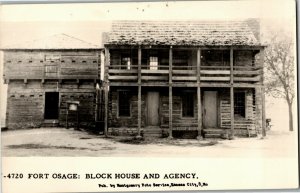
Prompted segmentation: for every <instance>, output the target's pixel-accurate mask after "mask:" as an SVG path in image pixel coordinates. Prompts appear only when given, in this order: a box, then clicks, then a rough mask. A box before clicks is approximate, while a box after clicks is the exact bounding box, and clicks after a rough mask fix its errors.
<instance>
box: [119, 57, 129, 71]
mask: <svg viewBox="0 0 300 193" xmlns="http://www.w3.org/2000/svg"><path fill="white" fill-rule="evenodd" d="M130 65H131V58H130V57H129V56H124V57H122V60H121V69H128V70H129V69H130Z"/></svg>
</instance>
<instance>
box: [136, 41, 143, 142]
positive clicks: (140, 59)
mask: <svg viewBox="0 0 300 193" xmlns="http://www.w3.org/2000/svg"><path fill="white" fill-rule="evenodd" d="M141 65H142V49H141V46H139V48H138V133H137V138H141V122H142V87H141Z"/></svg>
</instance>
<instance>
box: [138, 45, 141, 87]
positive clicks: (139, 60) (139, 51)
mask: <svg viewBox="0 0 300 193" xmlns="http://www.w3.org/2000/svg"><path fill="white" fill-rule="evenodd" d="M141 65H142V49H141V46H139V48H138V84H141V81H142V79H141V76H142V72H141Z"/></svg>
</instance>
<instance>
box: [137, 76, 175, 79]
mask: <svg viewBox="0 0 300 193" xmlns="http://www.w3.org/2000/svg"><path fill="white" fill-rule="evenodd" d="M142 80H169V77H168V76H142Z"/></svg>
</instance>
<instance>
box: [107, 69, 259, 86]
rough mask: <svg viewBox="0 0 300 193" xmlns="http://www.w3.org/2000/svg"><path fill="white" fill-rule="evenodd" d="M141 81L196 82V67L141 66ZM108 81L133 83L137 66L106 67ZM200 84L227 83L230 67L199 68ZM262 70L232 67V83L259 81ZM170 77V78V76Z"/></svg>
mask: <svg viewBox="0 0 300 193" xmlns="http://www.w3.org/2000/svg"><path fill="white" fill-rule="evenodd" d="M140 73H141V81H142V82H149V81H162V82H167V81H169V78H170V77H172V82H174V83H176V82H197V75H198V73H197V66H172V68H170V67H169V66H165V65H164V66H162V65H160V66H156V65H155V66H149V65H141V72H140ZM108 74H109V76H108V77H109V81H114V82H120V81H129V82H135V81H137V80H138V74H139V71H138V65H131V66H124V65H123V66H122V65H113V66H109V67H108ZM199 74H200V81H201V82H222V83H229V82H230V79H231V70H230V66H201V67H200V73H199ZM261 74H262V68H261V67H259V66H234V67H233V81H234V82H236V83H245V82H247V83H256V82H260V81H261ZM170 75H171V76H170Z"/></svg>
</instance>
